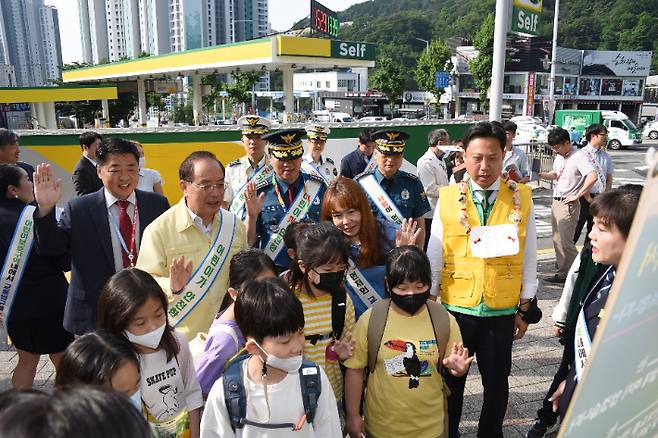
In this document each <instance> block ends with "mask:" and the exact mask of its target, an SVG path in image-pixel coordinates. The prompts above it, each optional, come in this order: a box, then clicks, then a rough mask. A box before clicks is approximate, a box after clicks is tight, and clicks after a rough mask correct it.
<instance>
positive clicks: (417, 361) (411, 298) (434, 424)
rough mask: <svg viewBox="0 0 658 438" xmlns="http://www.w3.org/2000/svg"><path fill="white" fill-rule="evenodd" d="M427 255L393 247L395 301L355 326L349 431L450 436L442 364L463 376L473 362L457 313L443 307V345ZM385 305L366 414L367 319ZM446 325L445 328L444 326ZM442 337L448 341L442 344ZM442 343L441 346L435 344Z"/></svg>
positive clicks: (390, 264)
mask: <svg viewBox="0 0 658 438" xmlns="http://www.w3.org/2000/svg"><path fill="white" fill-rule="evenodd" d="M431 279H432V275H431V270H430V263H429V260H428V259H427V256H426V255H425V253H424V252H422V251H421V250H420V249H418V247H416V246H401V247H399V248H395V249H393V250H392V251H391V253H390V254H389V256H388V259H387V261H386V276H385V286H386V292H387V295H388V296H389V297H390V301H382V302H379V303H377V304H376V305H375V306H373V307H371V308H370V309H368V310H367V311H366V312H365V313H364V314H363V315H361V318H359V321H358V322H357V323H356V326H355V327H354V338H355V340H356V346H355V350H354V355H353V356H352V357H351V358H349V359H348V360H346V361H345V366H346V367H347V372H346V374H345V408H346V411H347V419H346V420H347V431H348V433H349V434H350V437H352V438H360V437H362V436H364V434H365V435H366V436H374V437H381V436H390V437H396V436H400V437H401V436H414V437H417V438H425V437H427V438H430V437H431V438H436V437H447V435H446V434H445V432H447V429H446V426H447V421H445V422H444V420H445V419H447V416H448V406H447V404H446V403H444V396H445V394H444V385H443V378H442V376H441V367H444V368H446V369H447V370H448V371H449V372H450V373H451V374H453V375H455V376H461V375H463V374H464V373H465V372H466V371H467V370H468V367H469V366H470V364H471V362H472V361H473V357H471V358H469V357H468V349H467V348H464V345H463V344H462V339H461V333H460V331H459V326H458V325H457V322H456V321H455V318H454V317H453V316H452V315H449V314H448V313H447V312H446V311H445V309H443V308H441V307H439V308H438V309H434V315H442V316H443V318H444V319H443V321H444V322H445V327H446V328H447V330H449V334H447V336H446V335H444V336H445V344H444V345H440V346H439V345H438V341H439V339H437V331H436V330H435V327H434V324H440V322H439V320H438V318H437V320H436V321H435V320H433V318H432V316H431V314H430V306H440V304H438V303H434V302H432V301H428V300H429V296H430V292H429V291H430V287H431V283H432V280H431ZM381 306H384V307H385V309H383V310H385V311H386V312H387V313H384V314H383V315H384V316H385V318H383V319H382V321H383V328H382V331H381V332H380V333H379V334H378V335H379V336H380V337H381V339H375V340H374V345H377V347H378V351H377V352H376V359H375V360H374V361H373V362H372V363H373V364H374V369H371V370H369V374H368V375H367V379H368V390H367V391H366V396H365V405H364V418H365V421H364V418H362V417H361V414H360V408H361V395H362V391H363V381H364V373H365V372H366V371H365V370H366V367H367V366H368V362H369V355H368V348H369V345H370V346H372V345H373V340H369V339H368V335H369V334H371V333H375V330H372V331H371V330H370V329H371V327H370V324H369V321H370V319H371V317H372V315H373V313H374V312H375V311H378V310H379V307H381ZM444 332H445V329H444ZM442 344H443V343H442ZM437 346H438V347H440V348H437Z"/></svg>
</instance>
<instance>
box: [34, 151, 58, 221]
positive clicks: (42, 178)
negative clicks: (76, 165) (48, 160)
mask: <svg viewBox="0 0 658 438" xmlns="http://www.w3.org/2000/svg"><path fill="white" fill-rule="evenodd" d="M33 178H34V199H35V200H36V201H37V204H38V205H39V216H41V217H43V216H45V215H47V214H48V213H50V210H52V209H53V207H55V205H57V203H58V202H59V200H60V199H62V180H61V179H60V178H57V179H56V178H55V175H54V173H53V169H52V167H51V166H50V164H45V163H41V164H39V165H38V166H37V169H36V171H35V172H34V176H33Z"/></svg>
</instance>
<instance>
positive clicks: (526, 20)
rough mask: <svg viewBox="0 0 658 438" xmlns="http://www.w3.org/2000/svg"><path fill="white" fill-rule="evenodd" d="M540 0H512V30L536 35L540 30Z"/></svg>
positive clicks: (521, 33) (522, 33)
mask: <svg viewBox="0 0 658 438" xmlns="http://www.w3.org/2000/svg"><path fill="white" fill-rule="evenodd" d="M541 8H542V0H514V4H513V6H512V32H514V33H518V34H520V35H528V36H537V35H539V32H540V30H541V28H540V25H541Z"/></svg>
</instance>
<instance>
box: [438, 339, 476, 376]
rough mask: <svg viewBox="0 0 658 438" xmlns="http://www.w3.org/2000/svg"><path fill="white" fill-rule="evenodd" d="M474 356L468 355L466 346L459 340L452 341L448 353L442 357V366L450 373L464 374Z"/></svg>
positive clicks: (455, 374) (454, 374)
mask: <svg viewBox="0 0 658 438" xmlns="http://www.w3.org/2000/svg"><path fill="white" fill-rule="evenodd" d="M474 359H475V356H471V357H468V348H466V347H464V344H462V343H461V342H460V343H459V344H457V343H456V342H453V344H452V349H451V350H450V355H449V356H447V357H446V358H445V359H443V366H444V367H446V368H448V369H449V370H450V374H452V375H453V376H456V377H459V376H463V375H464V374H466V372H467V371H468V368H469V367H470V366H471V362H473V360H474Z"/></svg>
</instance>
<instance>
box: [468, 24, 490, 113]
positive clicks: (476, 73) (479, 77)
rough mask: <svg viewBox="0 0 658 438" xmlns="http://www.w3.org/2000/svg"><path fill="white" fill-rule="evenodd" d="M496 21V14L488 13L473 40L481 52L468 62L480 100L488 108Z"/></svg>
mask: <svg viewBox="0 0 658 438" xmlns="http://www.w3.org/2000/svg"><path fill="white" fill-rule="evenodd" d="M494 23H495V19H494V14H493V13H491V14H489V15H487V17H486V18H485V19H484V23H482V26H481V27H480V30H478V33H477V34H476V35H475V41H474V42H473V45H474V46H475V48H476V49H478V50H479V52H480V53H478V56H477V57H475V59H473V60H472V61H470V62H469V63H468V69H469V70H470V72H471V74H472V75H473V80H474V81H475V85H476V86H477V88H478V91H479V92H480V102H482V104H483V105H484V106H485V108H488V101H487V92H488V91H489V87H490V86H491V70H492V69H493V40H494V26H495V24H494Z"/></svg>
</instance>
